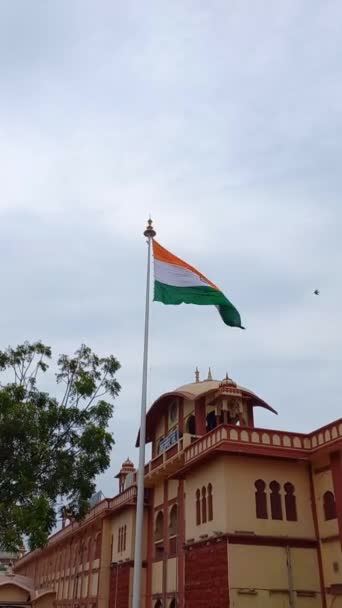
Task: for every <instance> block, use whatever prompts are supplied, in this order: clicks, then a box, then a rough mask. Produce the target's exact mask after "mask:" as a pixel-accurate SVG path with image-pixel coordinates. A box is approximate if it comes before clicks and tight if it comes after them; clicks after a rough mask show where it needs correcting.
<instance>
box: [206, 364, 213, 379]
mask: <svg viewBox="0 0 342 608" xmlns="http://www.w3.org/2000/svg"><path fill="white" fill-rule="evenodd" d="M212 379H213V377H212V375H211V368H210V367H209V369H208V378H207V380H212Z"/></svg>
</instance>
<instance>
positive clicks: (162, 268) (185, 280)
mask: <svg viewBox="0 0 342 608" xmlns="http://www.w3.org/2000/svg"><path fill="white" fill-rule="evenodd" d="M154 278H155V280H156V281H159V282H160V283H165V284H166V285H172V286H173V287H200V286H201V285H204V286H205V287H211V285H209V284H208V283H207V282H206V281H203V280H202V279H200V277H199V276H198V274H196V273H195V272H192V271H191V270H189V269H188V268H184V266H176V264H169V263H168V262H161V261H160V260H156V259H154Z"/></svg>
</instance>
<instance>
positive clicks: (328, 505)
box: [323, 491, 336, 521]
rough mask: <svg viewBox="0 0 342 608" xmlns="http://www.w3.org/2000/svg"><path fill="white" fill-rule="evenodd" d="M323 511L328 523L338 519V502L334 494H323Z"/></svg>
mask: <svg viewBox="0 0 342 608" xmlns="http://www.w3.org/2000/svg"><path fill="white" fill-rule="evenodd" d="M323 509H324V519H325V520H326V521H328V520H330V519H336V502H335V496H334V494H333V492H329V491H328V492H325V493H324V494H323Z"/></svg>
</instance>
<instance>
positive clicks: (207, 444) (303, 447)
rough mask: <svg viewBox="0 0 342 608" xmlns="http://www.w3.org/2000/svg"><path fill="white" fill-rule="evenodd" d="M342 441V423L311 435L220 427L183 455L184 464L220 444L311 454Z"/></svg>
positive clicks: (340, 421)
mask: <svg viewBox="0 0 342 608" xmlns="http://www.w3.org/2000/svg"><path fill="white" fill-rule="evenodd" d="M341 439H342V420H337V421H335V422H333V423H331V424H328V425H326V426H324V427H323V428H321V429H318V430H317V431H314V432H313V433H310V434H308V435H307V434H304V433H287V432H284V431H273V430H269V429H258V428H246V427H238V426H234V427H232V426H228V425H221V426H219V427H217V428H215V429H213V430H212V431H211V432H210V433H207V434H206V435H203V437H200V438H199V439H197V440H196V441H195V442H194V443H193V444H192V445H190V446H189V447H188V448H187V449H186V450H185V454H184V464H185V465H187V464H188V463H189V462H191V461H192V460H194V459H196V458H198V457H199V456H201V455H202V454H203V453H205V452H208V451H210V450H212V449H213V448H214V447H215V448H217V447H218V445H219V444H221V443H224V444H225V445H227V446H229V444H230V445H231V446H234V445H236V444H240V448H242V449H243V447H242V446H243V445H246V446H247V445H249V446H255V447H256V446H260V447H262V448H266V449H267V448H270V449H273V450H274V449H277V448H279V449H282V450H287V451H289V452H291V450H293V451H296V452H298V450H299V451H302V452H303V455H307V456H309V455H310V454H311V453H313V452H315V451H316V450H319V449H321V448H323V447H326V446H327V447H330V446H331V445H332V444H333V443H335V442H337V441H338V440H341Z"/></svg>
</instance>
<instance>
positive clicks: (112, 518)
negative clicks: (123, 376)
mask: <svg viewBox="0 0 342 608" xmlns="http://www.w3.org/2000/svg"><path fill="white" fill-rule="evenodd" d="M257 407H262V408H266V409H267V410H269V412H270V414H272V413H276V412H275V411H274V410H273V408H272V407H271V406H269V405H268V404H267V403H266V402H265V401H263V400H262V399H261V398H260V397H258V396H257V395H255V394H254V393H253V392H251V391H250V390H248V389H245V388H242V387H240V386H238V385H237V384H236V383H235V382H234V381H233V380H231V379H230V378H228V377H226V378H225V379H224V380H223V381H216V380H212V379H211V374H209V378H208V379H207V380H205V381H200V380H199V375H198V373H196V382H194V383H192V384H188V385H185V386H182V387H180V388H178V389H177V390H175V391H172V392H169V393H165V394H163V395H161V396H160V397H159V398H158V399H157V400H156V401H155V402H154V403H153V405H152V406H151V408H150V410H149V412H148V414H147V420H146V432H147V442H151V444H152V459H151V461H150V462H148V463H147V464H146V466H145V513H144V548H143V559H144V561H143V564H142V570H143V589H142V598H141V606H142V608H176V606H177V607H179V608H202V607H203V608H228V607H230V608H232V607H235V608H261V607H262V608H267V607H269V608H280V607H282V608H316V607H317V608H319V607H320V608H321V607H322V608H330V607H331V606H333V608H342V551H341V547H342V419H340V420H337V421H335V422H333V423H330V424H328V425H326V426H325V427H323V428H321V429H319V430H316V431H313V432H312V433H309V434H303V433H296V432H283V431H277V430H269V429H262V428H258V427H257V426H256V425H255V422H254V415H255V410H256V408H257ZM137 445H139V436H138V439H137ZM117 477H118V480H119V493H118V494H117V495H116V496H115V497H114V498H112V499H105V500H103V501H101V502H100V503H99V504H97V505H96V506H95V507H94V508H93V509H92V510H91V511H90V512H89V514H88V515H87V516H86V518H85V519H84V520H83V521H82V522H81V523H76V522H70V523H68V524H67V525H65V527H64V528H63V529H62V530H60V531H59V532H57V533H56V534H55V535H53V536H52V537H51V538H50V541H49V544H48V546H47V547H46V548H45V549H44V550H42V551H34V552H32V553H29V554H27V555H25V556H24V557H23V558H22V559H21V560H20V561H19V562H18V563H17V565H16V572H18V573H20V574H23V575H26V576H29V577H31V578H32V579H33V580H34V581H35V584H36V585H37V586H38V587H39V586H42V587H45V588H53V589H54V590H55V591H56V604H57V607H58V608H70V607H71V606H73V607H74V608H129V607H130V603H131V596H132V583H133V568H134V561H133V560H134V532H135V505H136V472H135V471H134V467H133V464H132V463H131V462H130V461H129V460H127V461H126V462H125V463H124V464H123V466H122V469H121V471H120V472H119V474H118V475H117Z"/></svg>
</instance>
